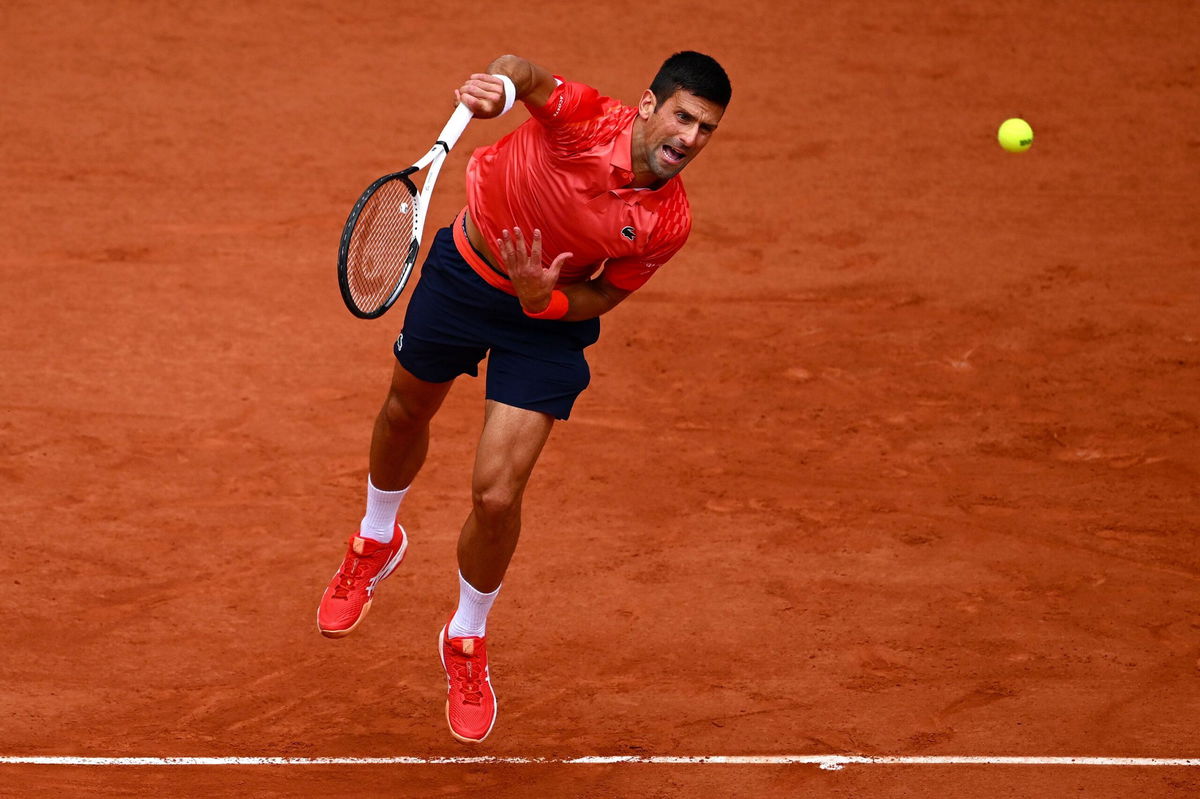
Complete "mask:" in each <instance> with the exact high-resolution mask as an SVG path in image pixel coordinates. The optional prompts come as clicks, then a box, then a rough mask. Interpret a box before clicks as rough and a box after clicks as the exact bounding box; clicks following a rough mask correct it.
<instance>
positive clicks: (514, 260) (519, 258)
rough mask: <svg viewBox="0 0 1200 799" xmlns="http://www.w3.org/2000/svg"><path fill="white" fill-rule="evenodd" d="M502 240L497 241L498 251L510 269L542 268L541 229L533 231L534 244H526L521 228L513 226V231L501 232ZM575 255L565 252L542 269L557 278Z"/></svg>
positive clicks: (506, 229) (505, 230)
mask: <svg viewBox="0 0 1200 799" xmlns="http://www.w3.org/2000/svg"><path fill="white" fill-rule="evenodd" d="M500 236H501V237H500V238H498V239H496V251H497V252H498V253H499V255H500V260H502V261H504V263H505V265H506V266H508V267H509V269H510V270H511V269H513V268H516V267H527V266H528V267H530V268H533V267H541V266H542V247H543V245H542V231H541V230H540V229H539V228H534V230H533V244H532V245H527V244H526V243H525V233H524V232H523V231H522V230H521V228H520V227H518V226H516V225H513V227H512V230H509V229H508V228H505V229H504V230H502V231H501V232H500ZM574 256H575V253H572V252H563V253H559V254H558V255H556V256H555V257H554V260H553V261H551V262H550V265H549V266H546V267H542V268H543V269H545V271H547V272H551V273H553V275H554V276H555V277H556V278H557V277H558V273H559V271H560V270H561V269H562V267H563V264H565V263H566V262H567V260H568V259H570V258H573V257H574Z"/></svg>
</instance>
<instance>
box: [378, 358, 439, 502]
mask: <svg viewBox="0 0 1200 799" xmlns="http://www.w3.org/2000/svg"><path fill="white" fill-rule="evenodd" d="M453 384H454V381H453V380H448V381H446V382H444V383H430V382H427V381H425V380H419V379H418V378H416V377H414V376H413V375H412V373H410V372H409V371H408V370H407V369H405V368H404V367H403V366H401V365H400V364H399V363H397V364H396V367H395V369H394V370H393V371H392V383H391V386H390V387H389V388H388V395H387V398H386V399H385V400H384V402H383V407H382V408H381V409H380V410H379V415H378V416H377V417H376V418H375V429H374V431H373V433H372V435H371V459H370V460H371V466H370V468H371V482H372V484H374V486H375V487H376V488H379V489H381V490H383V491H399V490H400V489H403V488H407V487H408V486H409V485H411V484H412V481H413V479H414V478H415V477H416V476H417V472H419V471H420V470H421V466H422V465H423V464H424V463H425V455H426V453H428V451H429V422H430V420H431V419H433V416H434V414H436V413H437V411H438V408H440V407H441V406H442V401H443V400H445V399H446V394H448V393H449V391H450V386H452V385H453Z"/></svg>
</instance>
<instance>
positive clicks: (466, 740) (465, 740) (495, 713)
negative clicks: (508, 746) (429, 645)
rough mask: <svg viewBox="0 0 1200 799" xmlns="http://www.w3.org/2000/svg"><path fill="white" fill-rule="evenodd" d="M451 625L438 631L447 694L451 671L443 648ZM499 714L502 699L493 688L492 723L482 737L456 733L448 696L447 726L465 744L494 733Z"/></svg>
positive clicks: (481, 740) (440, 658)
mask: <svg viewBox="0 0 1200 799" xmlns="http://www.w3.org/2000/svg"><path fill="white" fill-rule="evenodd" d="M449 626H450V625H449V624H446V625H444V626H443V627H442V631H441V632H440V633H438V660H440V661H442V671H444V672H446V692H447V694H449V691H450V672H449V671H448V670H447V669H446V652H445V650H444V649H443V648H442V642H443V641H444V640H446V628H447V627H449ZM491 684H492V680H491V674H490V670H489V675H488V687H491ZM499 715H500V700H499V699H497V698H496V691H495V689H492V723H491V724H489V725H488V728H487V731H486V732H484V734H483V735H481V736H480V737H478V738H467V737H465V736H462V735H459V734H458V733H456V732H455V731H454V725H453V724H451V723H450V697H449V695H447V696H446V726H447V727H449V728H450V734H451V735H452V736H454V740H456V741H458V742H459V743H464V744H479V743H483V740H484V738H487V737H488V736H489V735H491V734H492V728H493V727H495V726H496V717H497V716H499Z"/></svg>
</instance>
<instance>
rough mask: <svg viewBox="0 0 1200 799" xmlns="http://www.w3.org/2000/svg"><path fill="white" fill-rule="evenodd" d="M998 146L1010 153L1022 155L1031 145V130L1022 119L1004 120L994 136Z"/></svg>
mask: <svg viewBox="0 0 1200 799" xmlns="http://www.w3.org/2000/svg"><path fill="white" fill-rule="evenodd" d="M996 138H997V139H999V140H1000V146H1001V147H1003V148H1004V149H1005V150H1008V151H1009V152H1010V153H1023V152H1025V151H1026V150H1028V149H1029V145H1031V144H1033V128H1031V127H1029V123H1028V122H1026V121H1025V120H1023V119H1006V120H1004V122H1003V123H1002V124H1001V125H1000V132H999V133H997V134H996Z"/></svg>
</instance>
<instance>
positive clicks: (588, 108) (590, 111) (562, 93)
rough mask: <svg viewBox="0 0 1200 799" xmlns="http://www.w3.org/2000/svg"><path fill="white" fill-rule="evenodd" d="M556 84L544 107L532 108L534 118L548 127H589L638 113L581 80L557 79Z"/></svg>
mask: <svg viewBox="0 0 1200 799" xmlns="http://www.w3.org/2000/svg"><path fill="white" fill-rule="evenodd" d="M554 79H555V81H557V85H556V86H555V88H554V90H553V91H552V92H550V96H549V97H548V98H547V100H546V103H545V104H544V105H542V106H530V107H529V113H530V116H532V117H533V118H534V119H536V120H538V121H539V122H541V123H542V124H543V125H546V126H548V127H567V126H580V125H583V126H587V125H589V124H590V123H594V122H596V121H597V120H611V119H616V118H619V117H622V116H626V115H627V114H632V113H636V111H635V110H634V109H631V108H629V107H628V106H625V105H624V104H622V103H621V101H620V100H616V99H614V98H612V97H608V96H606V95H604V94H601V93H600V91H599V90H598V89H596V88H595V87H593V86H590V85H588V84H586V83H581V82H579V81H572V80H566V79H564V78H562V77H561V76H559V75H555V76H554Z"/></svg>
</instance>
